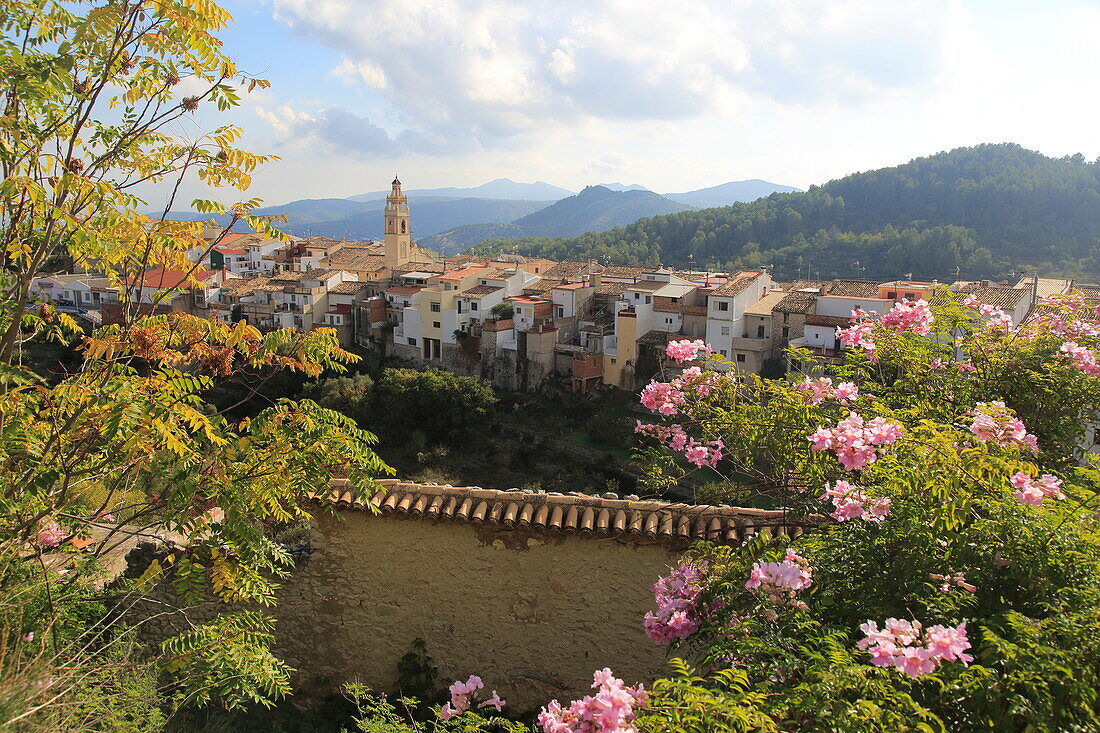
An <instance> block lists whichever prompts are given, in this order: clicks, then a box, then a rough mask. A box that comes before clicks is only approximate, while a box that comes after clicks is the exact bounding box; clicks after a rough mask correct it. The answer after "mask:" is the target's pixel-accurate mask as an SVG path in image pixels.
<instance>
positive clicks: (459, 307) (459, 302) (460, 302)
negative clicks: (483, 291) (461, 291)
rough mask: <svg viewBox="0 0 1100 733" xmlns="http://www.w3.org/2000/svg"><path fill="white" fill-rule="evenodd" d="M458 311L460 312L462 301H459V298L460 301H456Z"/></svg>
mask: <svg viewBox="0 0 1100 733" xmlns="http://www.w3.org/2000/svg"><path fill="white" fill-rule="evenodd" d="M458 312H459V313H461V312H462V301H461V300H460V301H458Z"/></svg>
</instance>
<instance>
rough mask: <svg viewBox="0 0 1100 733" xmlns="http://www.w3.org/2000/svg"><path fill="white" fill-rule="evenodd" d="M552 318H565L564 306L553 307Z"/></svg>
mask: <svg viewBox="0 0 1100 733" xmlns="http://www.w3.org/2000/svg"><path fill="white" fill-rule="evenodd" d="M554 318H565V306H563V305H556V306H554Z"/></svg>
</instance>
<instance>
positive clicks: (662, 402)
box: [641, 367, 732, 417]
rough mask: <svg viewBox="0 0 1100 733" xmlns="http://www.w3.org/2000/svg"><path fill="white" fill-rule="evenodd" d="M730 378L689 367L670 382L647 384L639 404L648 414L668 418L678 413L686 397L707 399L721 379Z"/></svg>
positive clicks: (718, 373) (714, 372)
mask: <svg viewBox="0 0 1100 733" xmlns="http://www.w3.org/2000/svg"><path fill="white" fill-rule="evenodd" d="M731 376H732V375H723V374H722V373H720V372H716V371H703V370H702V369H700V368H699V367H689V368H687V369H685V370H684V372H683V374H681V375H680V376H679V377H677V378H676V379H673V380H672V381H671V382H658V381H652V382H650V383H649V384H647V385H646V386H645V389H643V390H642V395H641V402H642V405H644V406H645V408H646V409H648V410H649V411H650V412H656V413H658V414H661V415H664V416H665V417H669V416H671V415H675V414H676V413H678V412H679V411H680V407H681V406H682V405H683V404H684V403H685V402H687V398H688V395H695V396H698V397H707V396H708V395H710V393H711V392H712V391H713V390H714V388H715V387H717V386H718V385H719V384H720V383H721V382H722V380H723V379H729V378H730V377H731Z"/></svg>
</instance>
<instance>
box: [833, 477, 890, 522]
mask: <svg viewBox="0 0 1100 733" xmlns="http://www.w3.org/2000/svg"><path fill="white" fill-rule="evenodd" d="M820 498H822V499H829V500H830V501H832V503H833V512H832V514H831V516H832V517H833V519H835V520H837V521H838V522H846V521H848V520H849V519H865V520H867V521H868V522H875V523H878V522H881V521H882V520H884V519H886V516H887V515H888V514H889V513H890V504H891V500H890V499H889V498H888V497H882V498H878V499H872V498H870V497H868V496H867V495H866V494H865V493H864V492H863V491H862V490H861V489H859V487H857V486H854V485H852V484H850V483H848V482H847V481H837V482H836V483H835V484H834V485H832V486H829V485H826V486H825V493H824V494H822V495H821V497H820Z"/></svg>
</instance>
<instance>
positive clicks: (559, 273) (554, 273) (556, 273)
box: [542, 260, 591, 280]
mask: <svg viewBox="0 0 1100 733" xmlns="http://www.w3.org/2000/svg"><path fill="white" fill-rule="evenodd" d="M590 267H591V263H590V262H586V261H582V260H563V261H562V262H559V263H558V264H556V265H554V266H553V267H551V268H550V269H549V270H547V271H546V272H544V273H542V276H543V277H545V278H548V279H551V280H569V279H575V278H578V277H582V276H585V275H587V274H588V273H589V268H590Z"/></svg>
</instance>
